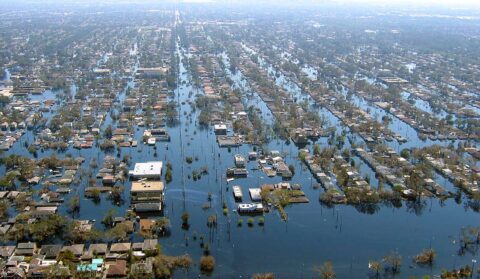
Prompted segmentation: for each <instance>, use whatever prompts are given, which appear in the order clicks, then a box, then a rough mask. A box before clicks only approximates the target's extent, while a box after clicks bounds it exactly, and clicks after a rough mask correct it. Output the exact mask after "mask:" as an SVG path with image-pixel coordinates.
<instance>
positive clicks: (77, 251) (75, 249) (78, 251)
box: [62, 244, 85, 256]
mask: <svg viewBox="0 0 480 279" xmlns="http://www.w3.org/2000/svg"><path fill="white" fill-rule="evenodd" d="M84 249H85V245H84V244H73V245H70V246H64V247H63V249H62V251H70V252H72V253H73V254H74V255H75V256H81V255H82V254H83V250H84Z"/></svg>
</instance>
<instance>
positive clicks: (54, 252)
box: [40, 245, 62, 259]
mask: <svg viewBox="0 0 480 279" xmlns="http://www.w3.org/2000/svg"><path fill="white" fill-rule="evenodd" d="M61 250H62V245H43V246H42V249H41V250H40V254H42V255H45V258H46V259H54V258H57V256H58V254H59V253H60V251H61Z"/></svg>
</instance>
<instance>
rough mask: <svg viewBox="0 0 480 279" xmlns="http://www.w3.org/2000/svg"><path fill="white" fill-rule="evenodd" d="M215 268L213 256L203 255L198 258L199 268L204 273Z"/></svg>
mask: <svg viewBox="0 0 480 279" xmlns="http://www.w3.org/2000/svg"><path fill="white" fill-rule="evenodd" d="M214 268H215V258H214V257H213V256H203V257H201V258H200V270H201V271H202V272H205V273H211V272H213V269H214Z"/></svg>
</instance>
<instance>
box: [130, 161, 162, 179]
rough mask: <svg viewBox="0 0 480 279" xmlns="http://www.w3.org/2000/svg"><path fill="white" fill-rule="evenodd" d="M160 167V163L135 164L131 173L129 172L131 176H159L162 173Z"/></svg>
mask: <svg viewBox="0 0 480 279" xmlns="http://www.w3.org/2000/svg"><path fill="white" fill-rule="evenodd" d="M162 167H163V162H162V161H152V162H145V163H136V164H135V168H134V169H133V171H130V174H131V175H133V176H155V175H158V176H160V175H161V173H162Z"/></svg>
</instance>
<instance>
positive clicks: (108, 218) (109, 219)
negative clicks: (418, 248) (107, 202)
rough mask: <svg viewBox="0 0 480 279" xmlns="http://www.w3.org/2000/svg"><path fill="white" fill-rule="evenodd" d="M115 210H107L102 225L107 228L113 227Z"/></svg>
mask: <svg viewBox="0 0 480 279" xmlns="http://www.w3.org/2000/svg"><path fill="white" fill-rule="evenodd" d="M115 212H116V211H115V209H113V208H112V209H109V210H108V211H107V213H106V214H105V216H104V217H103V220H102V224H103V225H105V227H107V228H111V227H112V226H113V218H114V217H113V215H114V214H115Z"/></svg>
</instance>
